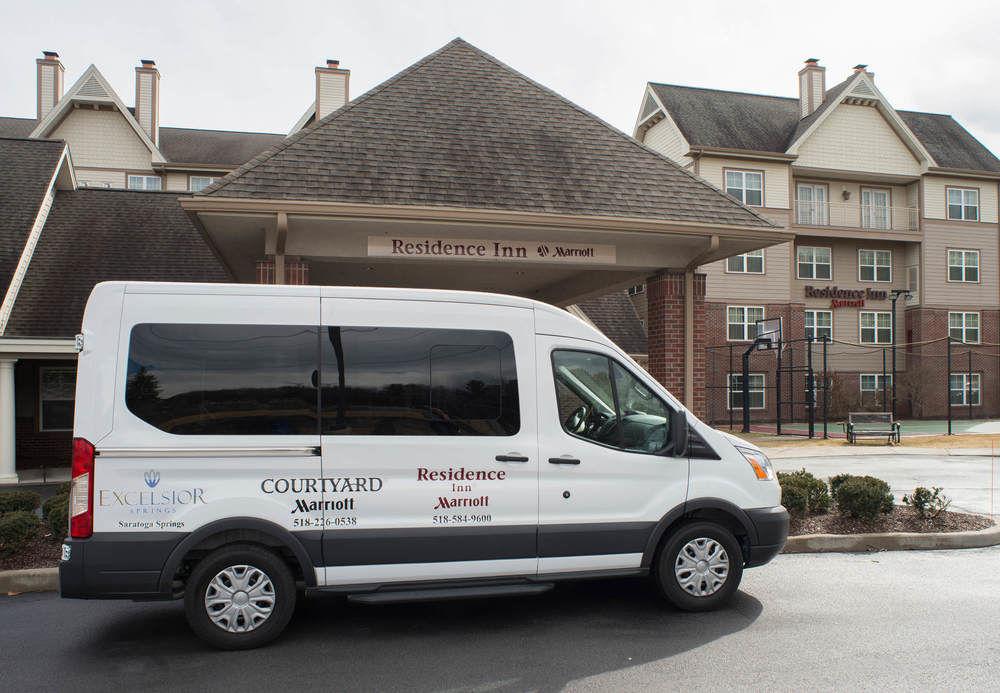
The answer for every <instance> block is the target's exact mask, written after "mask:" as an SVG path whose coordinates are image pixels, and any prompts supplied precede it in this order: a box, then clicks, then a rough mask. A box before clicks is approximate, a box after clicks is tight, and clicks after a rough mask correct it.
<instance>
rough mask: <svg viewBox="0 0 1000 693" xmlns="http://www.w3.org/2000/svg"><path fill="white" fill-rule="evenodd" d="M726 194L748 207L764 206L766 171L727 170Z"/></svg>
mask: <svg viewBox="0 0 1000 693" xmlns="http://www.w3.org/2000/svg"><path fill="white" fill-rule="evenodd" d="M726 194H727V195H729V196H730V197H732V198H734V199H736V201H737V202H742V203H743V204H745V205H746V206H748V207H763V206H764V172H763V171H734V170H727V171H726Z"/></svg>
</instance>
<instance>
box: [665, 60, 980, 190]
mask: <svg viewBox="0 0 1000 693" xmlns="http://www.w3.org/2000/svg"><path fill="white" fill-rule="evenodd" d="M852 79H853V75H852V76H851V77H849V78H848V79H846V80H844V81H843V82H841V83H840V84H838V85H836V86H834V87H832V88H831V89H828V90H827V92H826V96H825V98H824V100H823V104H822V105H821V106H820V107H819V108H818V109H816V111H814V112H813V113H811V114H809V115H808V116H806V117H805V118H799V100H798V99H797V98H794V97H786V96H764V95H762V94H747V93H743V92H735V91H723V90H719V89H702V88H699V87H685V86H680V85H676V84H657V83H654V82H650V84H649V86H650V87H651V88H652V89H653V91H654V92H655V93H656V96H657V98H658V99H660V102H661V103H662V104H663V105H664V107H665V108H666V109H667V110H668V111H670V116H671V117H672V118H673V119H674V122H676V123H677V127H678V128H680V130H681V133H683V135H684V137H685V139H687V141H688V143H689V144H690V145H692V146H695V147H698V146H701V147H720V148H729V149H747V150H751V151H759V152H775V153H784V152H785V151H786V150H787V149H788V147H789V146H791V144H792V142H794V141H795V140H796V139H797V138H798V137H799V135H801V134H802V133H803V132H805V130H806V129H807V128H808V127H809V126H810V125H812V123H813V122H814V121H815V120H816V119H817V118H819V117H820V115H821V114H822V113H823V112H825V111H826V110H827V109H829V108H830V107H831V106H832V105H833V104H834V103H836V102H837V100H838V99H839V97H840V96H841V95H842V94H843V91H844V89H846V88H847V85H848V84H849V83H850V82H851V80H852ZM897 113H899V116H900V117H901V118H902V119H903V121H904V122H905V123H906V125H907V126H908V127H909V128H910V129H911V130H912V131H913V134H914V135H916V137H917V139H919V140H920V142H921V144H923V145H924V147H925V148H926V149H927V151H928V152H930V154H931V156H932V157H934V160H935V161H936V162H937V165H938V166H941V167H944V168H957V169H970V170H977V171H991V172H1000V160H998V159H997V157H996V156H994V155H993V154H992V153H991V152H990V151H989V150H988V149H987V148H986V147H985V146H983V144H982V143H981V142H979V140H977V139H976V138H975V137H973V136H972V135H971V134H970V133H969V131H968V130H966V129H965V128H963V127H962V126H961V125H960V124H959V123H958V122H957V121H956V120H955V119H954V118H952V117H951V116H949V115H938V114H935V113H920V112H916V111H897Z"/></svg>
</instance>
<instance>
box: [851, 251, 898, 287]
mask: <svg viewBox="0 0 1000 693" xmlns="http://www.w3.org/2000/svg"><path fill="white" fill-rule="evenodd" d="M858 280H859V281H863V282H891V281H892V251H891V250H859V251H858Z"/></svg>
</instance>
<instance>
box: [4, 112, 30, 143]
mask: <svg viewBox="0 0 1000 693" xmlns="http://www.w3.org/2000/svg"><path fill="white" fill-rule="evenodd" d="M37 124H38V121H37V120H35V119H34V118H10V117H7V116H3V117H0V137H23V138H27V137H28V136H29V135H30V134H31V131H32V130H34V129H35V125H37Z"/></svg>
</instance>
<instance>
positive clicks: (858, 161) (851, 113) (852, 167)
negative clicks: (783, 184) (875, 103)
mask: <svg viewBox="0 0 1000 693" xmlns="http://www.w3.org/2000/svg"><path fill="white" fill-rule="evenodd" d="M798 154H799V158H798V160H797V161H796V162H795V163H796V164H797V165H798V166H803V167H810V168H831V169H839V170H844V171H864V172H866V173H890V174H898V175H914V176H915V175H919V174H920V172H921V167H920V162H918V161H917V160H916V158H915V157H914V156H913V154H912V153H911V152H910V150H909V149H907V148H906V145H904V144H903V142H902V140H900V139H899V136H898V135H897V134H896V132H895V131H894V130H893V129H892V128H891V127H890V126H889V123H887V122H886V120H885V118H883V117H882V114H881V113H879V112H878V110H876V109H875V108H872V107H869V106H850V105H847V104H840V105H839V106H836V107H835V108H834V110H833V112H832V113H830V115H829V116H828V117H827V118H826V120H824V121H823V122H822V123H821V124H820V125H819V127H818V128H817V129H816V131H815V132H813V133H812V134H811V135H810V136H809V137H808V138H807V139H806V140H805V142H803V143H802V145H801V146H800V147H799V152H798Z"/></svg>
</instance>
